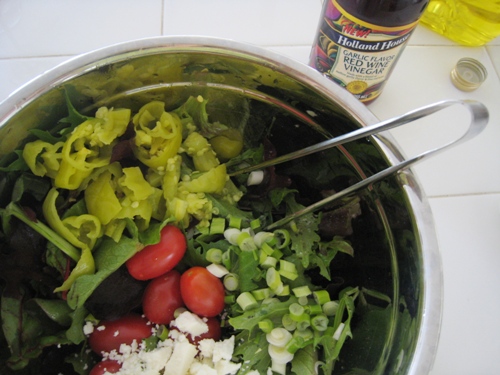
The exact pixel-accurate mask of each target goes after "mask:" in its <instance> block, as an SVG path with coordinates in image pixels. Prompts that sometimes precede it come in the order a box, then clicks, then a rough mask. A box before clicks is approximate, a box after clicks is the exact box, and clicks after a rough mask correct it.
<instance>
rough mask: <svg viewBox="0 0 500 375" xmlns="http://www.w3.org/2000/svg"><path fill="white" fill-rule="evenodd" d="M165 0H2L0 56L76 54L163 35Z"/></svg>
mask: <svg viewBox="0 0 500 375" xmlns="http://www.w3.org/2000/svg"><path fill="white" fill-rule="evenodd" d="M161 10H162V1H161V0H141V1H140V2H137V1H134V0H123V1H101V0H86V1H78V0H66V1H61V0H44V1H37V0H2V1H0V58H5V57H37V56H53V55H70V54H78V53H83V52H87V51H89V50H92V49H96V48H100V47H104V46H106V45H109V44H113V43H118V42H123V41H126V40H129V39H135V38H142V37H147V36H155V35H161V16H162V12H161Z"/></svg>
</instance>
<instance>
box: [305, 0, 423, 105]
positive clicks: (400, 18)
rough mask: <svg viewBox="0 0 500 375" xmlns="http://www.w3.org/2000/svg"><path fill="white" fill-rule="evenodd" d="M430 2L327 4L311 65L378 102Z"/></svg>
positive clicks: (341, 0)
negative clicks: (377, 99)
mask: <svg viewBox="0 0 500 375" xmlns="http://www.w3.org/2000/svg"><path fill="white" fill-rule="evenodd" d="M428 1H429V0H324V4H323V10H322V14H321V18H320V22H319V25H318V31H317V34H316V37H315V39H314V43H313V48H312V50H311V56H310V60H309V65H311V66H312V67H313V68H315V69H317V70H318V71H320V72H321V73H323V74H324V75H325V76H327V77H328V78H330V79H331V80H333V81H334V82H336V83H338V84H339V85H340V86H342V87H344V88H346V89H347V90H348V91H349V92H350V93H351V94H353V95H354V96H355V97H356V98H358V99H359V100H360V101H362V102H363V103H366V104H367V103H370V102H371V101H373V100H375V99H376V98H377V97H378V96H379V95H380V93H381V92H382V89H383V87H384V85H385V83H386V81H387V79H388V78H389V75H390V74H391V72H392V71H393V69H394V67H395V65H396V62H397V61H398V58H399V57H400V55H401V53H402V52H403V49H404V47H405V46H406V43H407V42H408V39H409V38H410V36H411V34H412V32H413V30H414V29H415V27H416V25H417V23H418V21H419V19H420V17H421V16H422V13H423V12H424V10H425V7H426V5H427V3H428Z"/></svg>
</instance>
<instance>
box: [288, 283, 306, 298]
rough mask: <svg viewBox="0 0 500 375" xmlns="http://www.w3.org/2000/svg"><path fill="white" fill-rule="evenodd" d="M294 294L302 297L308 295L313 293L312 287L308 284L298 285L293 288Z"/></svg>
mask: <svg viewBox="0 0 500 375" xmlns="http://www.w3.org/2000/svg"><path fill="white" fill-rule="evenodd" d="M292 292H293V294H294V295H295V297H297V298H300V297H307V296H309V295H310V294H311V289H309V287H308V286H307V285H304V286H298V287H296V288H293V289H292Z"/></svg>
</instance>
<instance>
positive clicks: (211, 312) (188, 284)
mask: <svg viewBox="0 0 500 375" xmlns="http://www.w3.org/2000/svg"><path fill="white" fill-rule="evenodd" d="M181 296H182V300H183V301H184V303H185V304H186V307H187V308H188V309H189V310H190V311H191V312H193V313H195V314H197V315H199V316H206V317H213V316H217V315H219V314H220V313H221V312H222V310H224V296H225V292H224V285H223V284H222V281H220V280H219V279H218V278H217V277H215V276H214V275H212V274H211V273H210V272H209V271H208V270H207V269H206V268H205V267H192V268H190V269H188V270H187V271H185V272H184V273H183V274H182V276H181Z"/></svg>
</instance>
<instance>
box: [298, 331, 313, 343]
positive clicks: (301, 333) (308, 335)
mask: <svg viewBox="0 0 500 375" xmlns="http://www.w3.org/2000/svg"><path fill="white" fill-rule="evenodd" d="M293 336H294V337H295V336H300V337H302V338H303V339H304V341H305V342H306V343H309V342H310V341H312V340H314V332H313V331H312V330H311V329H309V328H306V329H302V330H296V331H294V332H293Z"/></svg>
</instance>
